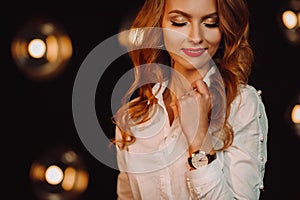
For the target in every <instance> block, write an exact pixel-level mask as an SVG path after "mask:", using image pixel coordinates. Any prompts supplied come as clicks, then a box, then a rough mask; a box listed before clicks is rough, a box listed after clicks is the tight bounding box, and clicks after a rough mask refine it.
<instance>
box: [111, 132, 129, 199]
mask: <svg viewBox="0 0 300 200" xmlns="http://www.w3.org/2000/svg"><path fill="white" fill-rule="evenodd" d="M115 136H116V139H120V138H121V133H120V130H119V128H118V127H117V126H116V129H115ZM116 148H117V154H118V159H117V162H118V166H119V167H120V165H124V163H122V162H121V161H120V160H122V159H121V158H120V156H122V155H123V154H120V151H121V149H119V147H118V145H116ZM131 199H133V195H132V190H131V187H130V182H129V178H128V174H127V172H123V171H120V172H119V174H118V178H117V200H131Z"/></svg>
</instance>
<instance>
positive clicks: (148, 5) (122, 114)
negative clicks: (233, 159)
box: [112, 0, 253, 149]
mask: <svg viewBox="0 0 300 200" xmlns="http://www.w3.org/2000/svg"><path fill="white" fill-rule="evenodd" d="M216 1H217V9H218V15H219V28H220V31H221V33H222V41H221V43H220V47H219V50H218V52H217V53H216V54H215V55H214V57H213V59H214V61H215V63H216V64H217V66H218V69H219V71H220V73H221V75H222V77H223V80H224V83H225V89H226V103H227V107H226V115H225V122H224V125H223V132H224V133H225V137H224V138H222V140H223V142H224V146H223V147H222V148H221V149H226V148H227V147H229V146H230V145H231V144H232V141H233V130H232V127H231V126H230V124H229V123H228V117H229V114H230V107H231V103H232V102H233V100H234V99H235V98H236V96H237V95H238V94H239V85H240V84H247V82H248V78H249V75H250V72H251V65H252V62H253V51H252V49H251V46H250V44H249V41H248V32H249V22H248V20H249V19H248V18H249V11H248V7H247V4H246V2H245V1H244V0H216ZM164 6H165V0H145V3H144V5H143V6H142V8H141V9H140V11H139V12H138V14H137V16H136V18H135V20H134V21H133V24H132V26H131V30H136V31H137V32H136V33H137V34H143V40H142V41H139V45H140V46H144V47H147V48H138V49H133V50H132V51H130V52H129V55H130V57H131V60H132V63H133V65H134V67H135V80H134V82H133V84H132V85H131V87H130V88H129V90H128V91H127V93H126V94H125V96H124V98H123V104H122V106H121V107H120V109H119V110H118V112H117V113H116V114H115V115H114V116H113V118H112V119H113V122H114V123H115V124H116V125H117V126H118V128H119V129H120V131H121V136H122V138H121V140H115V139H114V140H113V142H114V143H118V144H120V145H119V146H120V147H121V148H124V147H126V146H128V145H130V144H132V143H134V141H135V137H134V135H133V134H132V133H131V131H130V128H131V126H135V125H137V124H141V123H144V122H146V121H147V120H149V118H150V117H151V106H152V105H154V104H156V103H157V99H156V97H155V94H153V92H152V87H153V84H152V83H158V82H160V83H161V82H163V81H164V80H166V79H167V78H168V73H166V72H165V71H164V70H162V69H161V68H160V67H159V66H158V65H157V64H155V63H163V64H167V65H170V63H168V62H170V60H171V58H170V56H169V54H168V52H166V51H164V50H163V49H160V48H155V47H158V46H160V45H161V44H163V39H162V38H163V36H162V31H161V29H146V31H144V29H143V28H147V27H159V28H160V27H161V26H162V18H163V13H164ZM139 28H140V29H139ZM139 30H143V31H142V32H139ZM147 38H148V39H147ZM151 47H153V48H151ZM145 64H146V65H145ZM141 65H145V67H143V68H142V67H140V66H141ZM141 80H143V82H145V84H141ZM133 94H136V97H134V98H132V99H130V98H131V97H132V95H133ZM128 99H130V100H128ZM131 122H133V123H131Z"/></svg>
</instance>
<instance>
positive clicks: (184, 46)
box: [162, 0, 222, 71]
mask: <svg viewBox="0 0 300 200" xmlns="http://www.w3.org/2000/svg"><path fill="white" fill-rule="evenodd" d="M218 25H219V18H218V13H217V6H216V0H166V3H165V10H164V16H163V21H162V28H164V29H163V35H164V42H165V47H166V49H167V50H168V51H169V53H170V55H171V57H172V58H173V60H174V61H175V62H174V68H175V69H176V68H177V69H180V68H181V69H183V68H184V69H195V68H197V69H198V70H200V71H201V70H205V67H207V69H208V67H209V65H208V63H209V61H210V60H211V57H213V55H214V54H215V53H216V51H217V50H218V46H219V43H220V41H221V37H222V34H221V32H220V29H219V26H218Z"/></svg>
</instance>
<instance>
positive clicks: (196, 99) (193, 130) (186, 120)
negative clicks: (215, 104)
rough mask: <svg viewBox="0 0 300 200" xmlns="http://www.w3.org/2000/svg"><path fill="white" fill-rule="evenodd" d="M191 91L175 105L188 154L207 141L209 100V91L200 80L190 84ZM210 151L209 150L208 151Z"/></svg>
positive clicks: (210, 105)
mask: <svg viewBox="0 0 300 200" xmlns="http://www.w3.org/2000/svg"><path fill="white" fill-rule="evenodd" d="M191 86H192V88H193V90H191V91H189V92H188V93H186V94H185V95H183V96H182V97H181V98H180V99H179V100H178V104H177V109H178V111H179V119H180V123H181V127H182V130H183V132H184V134H185V135H186V138H187V141H188V143H189V145H190V152H193V151H194V150H198V149H199V148H200V147H201V146H202V145H205V144H202V143H203V142H211V141H207V138H209V137H206V136H207V132H208V127H209V114H210V111H211V107H212V104H211V99H210V93H209V89H208V87H207V85H206V83H205V82H204V81H203V80H202V79H198V80H196V81H195V82H193V83H192V85H191ZM210 150H211V149H209V151H210Z"/></svg>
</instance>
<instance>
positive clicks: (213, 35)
mask: <svg viewBox="0 0 300 200" xmlns="http://www.w3.org/2000/svg"><path fill="white" fill-rule="evenodd" d="M206 36H207V37H206V39H207V41H208V43H209V44H210V45H211V47H218V46H219V44H220V42H221V39H222V34H221V32H220V31H219V30H215V31H213V32H210V33H208V34H207V35H206Z"/></svg>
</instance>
